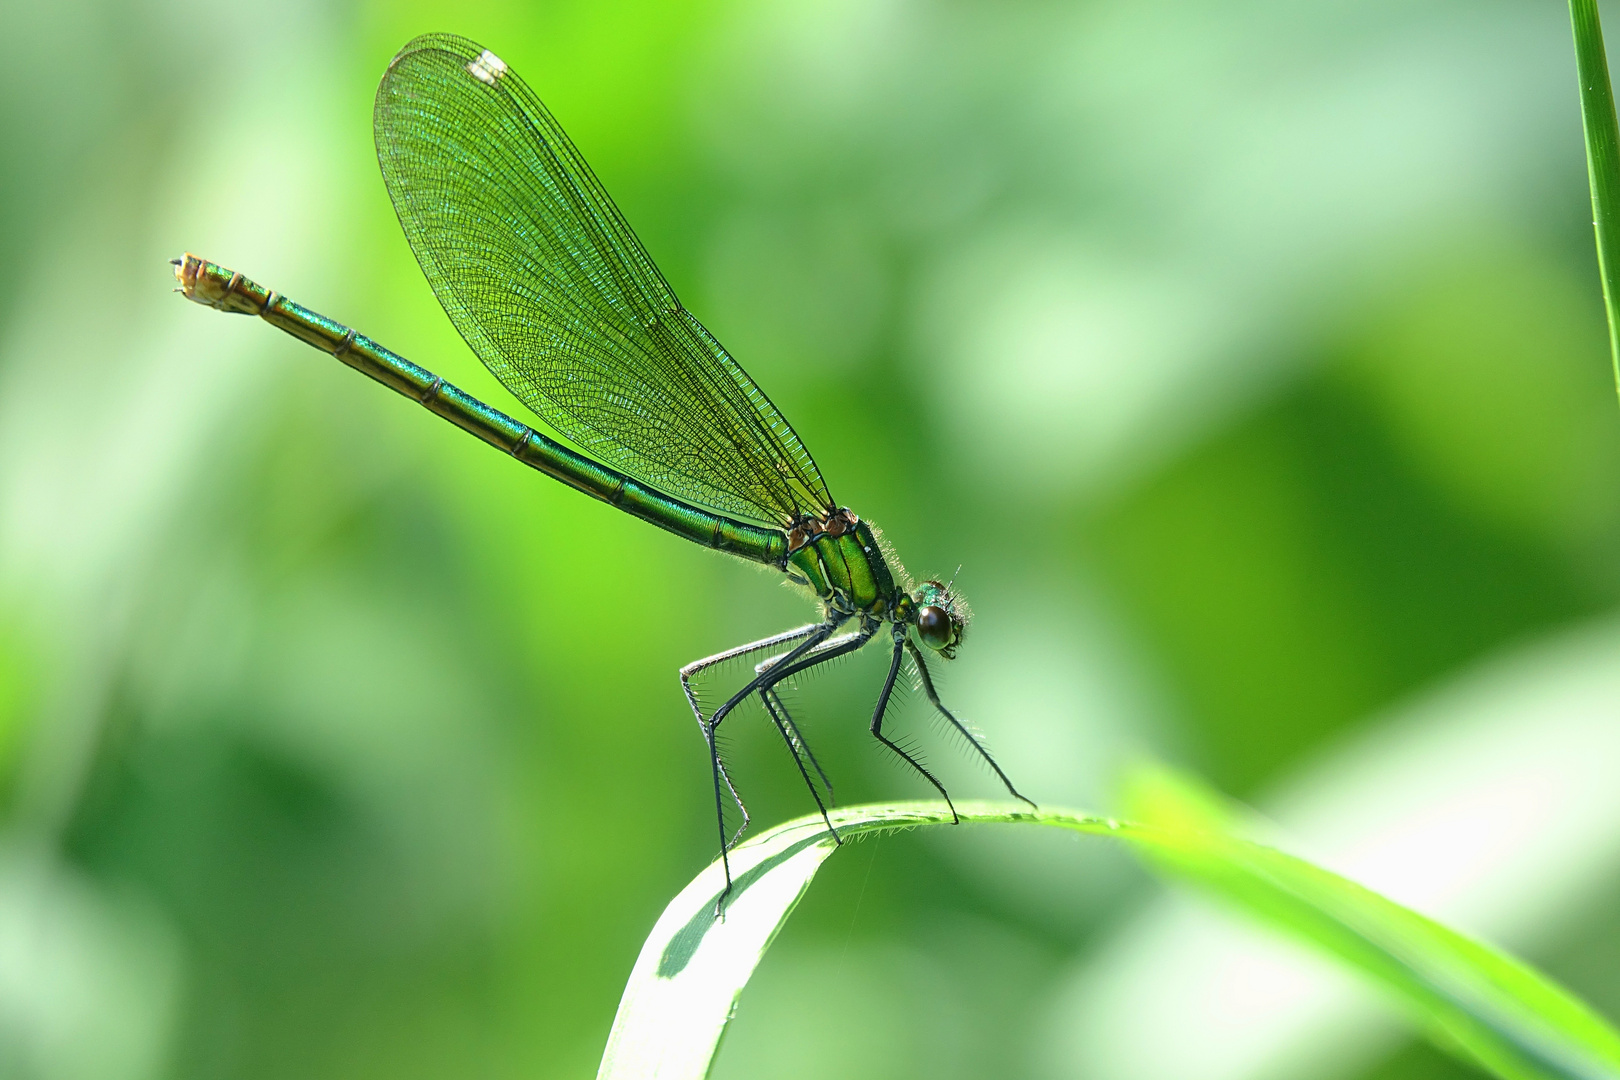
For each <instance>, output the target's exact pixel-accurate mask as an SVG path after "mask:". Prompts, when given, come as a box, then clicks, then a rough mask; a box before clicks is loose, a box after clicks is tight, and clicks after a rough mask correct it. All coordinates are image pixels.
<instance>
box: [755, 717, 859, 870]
mask: <svg viewBox="0 0 1620 1080" xmlns="http://www.w3.org/2000/svg"><path fill="white" fill-rule="evenodd" d="M759 696H760V700H762V701H763V702H765V711H766V712H767V713H769V714H770V717H771V720H772V722H774V723H775V724H776V730H777V731H779V732H781V733H782V741H783V742H785V743H787V748H788V753H790V754H792V755H793V764H795V765H797V766H798V767H799V775H800V776H802V777H804V786H805V787H807V788H809V789H810V797H811V798H812V799H814V800H816V809H817V810H820V811H821V820H822V821H824V822H826V823H827V831H828V832H830V833H832V838H833V841H834V842H835V843H838V844H843V842H844V838H843V837H841V836H839V835H838V830H837V829H835V828H833V823H832V818H830V817H828V816H827V804H826V803H824V802H822V801H821V792H819V791H817V790H816V785H815V782H814V781H812V780H811V779H810V773H809V770H807V769H806V768H805V767H804V759H805V758H806V757H808V758H809V759H810V763H811V764H812V765H815V767H816V772H818V773H821V780H822V783H826V781H827V774H826V773H823V772H821V766H820V765H817V764H816V756H815V755H814V754H812V753H811V752H810V747H808V746H806V745H805V742H804V740H803V739H802V738H801V737H800V736H799V729H798V728H797V727H795V726H794V724H793V718H792V717H791V716H789V715H788V711H787V706H785V705H783V704H782V699H781V698H780V697H778V696H777V694H776V691H775V690H761V691H760V693H759ZM831 790H832V788H831V785H828V792H829V793H830V792H831Z"/></svg>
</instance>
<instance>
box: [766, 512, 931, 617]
mask: <svg viewBox="0 0 1620 1080" xmlns="http://www.w3.org/2000/svg"><path fill="white" fill-rule="evenodd" d="M840 513H841V514H842V515H846V516H845V518H844V521H846V522H847V523H848V524H847V525H846V526H845V527H844V528H842V529H839V528H838V525H837V524H834V526H833V529H832V530H819V531H817V532H816V533H815V534H814V536H813V538H808V539H806V540H805V541H804V542H803V546H802V547H800V548H799V549H798V550H797V551H795V552H793V554H791V555H789V556H788V562H789V563H791V564H792V565H793V568H794V569H796V570H797V571H798V572H799V573H800V574H801V575H803V577H804V578H805V580H806V581H807V582H808V583H809V585H810V587H811V588H812V589H814V590H815V591H816V595H817V596H819V597H820V598H821V599H822V600H824V601H826V602H827V603H828V604H829V605H830V606H832V607H833V608H835V609H837V610H840V611H844V612H846V613H848V614H855V613H858V612H860V613H865V614H867V615H871V616H873V617H876V618H880V619H882V618H893V616H894V612H895V611H896V609H897V608H903V607H904V606H905V605H904V603H903V601H904V599H905V593H904V592H903V591H902V590H901V589H900V588H899V587H898V586H896V584H895V580H894V574H893V573H891V572H890V570H889V564H888V561H887V560H886V559H885V558H884V553H883V548H882V546H881V545H880V544H879V543H878V539H877V537H876V536H875V535H874V534H873V532H872V527H871V526H870V525H868V524H867V523H866V522H864V521H859V520H856V519H855V515H854V514H851V513H849V511H847V510H845V511H841V512H840ZM835 530H836V532H837V535H834V531H835ZM795 539H797V537H795Z"/></svg>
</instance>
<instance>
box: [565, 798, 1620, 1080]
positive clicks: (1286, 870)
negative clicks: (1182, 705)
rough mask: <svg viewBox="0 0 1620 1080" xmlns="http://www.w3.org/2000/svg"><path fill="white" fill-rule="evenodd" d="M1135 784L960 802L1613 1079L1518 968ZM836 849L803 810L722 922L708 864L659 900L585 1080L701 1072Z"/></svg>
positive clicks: (714, 870) (1496, 1045) (1593, 1026)
mask: <svg viewBox="0 0 1620 1080" xmlns="http://www.w3.org/2000/svg"><path fill="white" fill-rule="evenodd" d="M1136 797H1137V805H1138V806H1139V807H1140V808H1141V809H1142V810H1143V811H1145V812H1147V813H1148V814H1149V815H1150V816H1151V818H1152V819H1153V823H1152V824H1141V823H1133V822H1115V821H1112V820H1109V819H1104V818H1097V817H1092V816H1089V815H1086V814H1081V813H1077V812H1074V811H1067V810H1043V811H1041V812H1040V813H1036V812H1034V811H1031V810H1030V809H1028V808H1027V807H1024V806H1021V805H1018V804H1012V803H964V804H959V806H958V809H959V811H960V812H961V815H962V818H963V820H965V821H969V822H975V823H1006V822H1025V823H1031V824H1038V825H1047V826H1053V827H1057V828H1063V829H1070V830H1074V831H1077V832H1084V833H1091V834H1094V835H1111V836H1115V837H1118V838H1120V839H1121V840H1124V841H1125V842H1127V843H1129V844H1131V845H1132V846H1133V847H1134V848H1136V849H1138V850H1139V851H1140V852H1142V853H1143V854H1144V855H1145V856H1146V857H1147V858H1148V860H1149V862H1150V863H1152V864H1153V865H1154V866H1156V867H1158V868H1160V869H1162V870H1164V871H1166V872H1168V873H1170V874H1172V875H1174V876H1176V877H1179V878H1182V879H1185V880H1188V881H1191V882H1194V883H1196V884H1198V885H1200V886H1202V887H1204V888H1206V889H1208V890H1210V891H1212V892H1214V893H1216V894H1218V895H1220V896H1222V897H1223V898H1225V899H1227V900H1228V901H1231V902H1233V903H1235V904H1236V905H1238V906H1239V907H1241V908H1242V909H1243V910H1245V911H1246V912H1247V913H1249V914H1250V915H1252V916H1254V917H1255V918H1256V919H1258V920H1259V921H1260V922H1262V923H1263V924H1265V925H1268V926H1272V927H1275V928H1277V929H1280V930H1283V931H1285V932H1287V933H1290V934H1292V935H1294V936H1295V937H1298V938H1300V939H1302V940H1304V941H1306V942H1308V943H1310V944H1313V945H1315V946H1316V947H1318V948H1320V949H1322V950H1324V951H1326V952H1328V953H1330V954H1332V955H1334V956H1337V957H1338V958H1339V959H1340V960H1342V961H1344V962H1346V963H1348V964H1350V965H1351V966H1353V967H1355V968H1358V969H1359V970H1361V971H1362V972H1363V973H1364V974H1366V975H1368V976H1370V977H1371V978H1372V979H1374V980H1375V981H1376V982H1378V983H1379V984H1381V985H1382V986H1383V987H1384V988H1385V989H1386V990H1388V991H1390V992H1391V993H1392V994H1393V995H1394V997H1395V998H1396V999H1397V1000H1399V1001H1400V1002H1401V1003H1403V1004H1404V1005H1405V1006H1406V1007H1407V1010H1408V1012H1409V1013H1410V1014H1411V1015H1412V1016H1413V1017H1414V1019H1415V1020H1416V1021H1417V1022H1418V1023H1419V1024H1420V1025H1421V1026H1422V1027H1423V1028H1424V1029H1425V1030H1426V1031H1428V1032H1429V1033H1430V1035H1431V1036H1432V1037H1433V1038H1434V1039H1435V1041H1436V1042H1437V1043H1439V1044H1440V1045H1441V1046H1442V1047H1444V1048H1445V1049H1447V1050H1449V1051H1451V1052H1453V1053H1456V1054H1458V1055H1459V1056H1461V1057H1463V1058H1465V1059H1467V1060H1470V1061H1474V1062H1477V1063H1478V1064H1480V1065H1482V1066H1484V1067H1485V1068H1487V1069H1489V1070H1490V1071H1491V1072H1493V1073H1495V1074H1496V1075H1498V1076H1502V1077H1511V1078H1516V1080H1517V1078H1535V1080H1543V1078H1553V1077H1570V1078H1574V1077H1580V1078H1593V1080H1596V1078H1620V1034H1617V1033H1616V1032H1615V1030H1614V1029H1613V1028H1612V1027H1611V1026H1610V1025H1609V1024H1608V1023H1607V1022H1606V1021H1605V1020H1604V1019H1603V1018H1602V1017H1600V1016H1599V1015H1598V1014H1596V1013H1595V1012H1593V1011H1592V1010H1591V1009H1590V1008H1588V1007H1587V1006H1586V1005H1585V1004H1583V1003H1582V1002H1581V1001H1579V1000H1578V999H1577V998H1575V997H1574V996H1573V995H1571V994H1569V993H1568V992H1567V991H1565V990H1563V989H1562V988H1560V987H1558V986H1557V985H1556V984H1554V983H1552V982H1551V981H1549V980H1548V979H1546V978H1545V977H1543V976H1542V975H1540V974H1538V973H1537V972H1536V971H1534V970H1533V969H1531V968H1530V967H1528V966H1526V965H1524V964H1522V963H1520V962H1518V961H1517V960H1514V959H1513V958H1511V957H1509V956H1507V955H1505V954H1503V953H1501V952H1498V951H1497V950H1495V949H1492V948H1491V947H1489V946H1486V945H1482V944H1480V943H1479V942H1476V941H1472V940H1470V939H1468V938H1466V937H1464V936H1462V935H1460V934H1457V933H1455V932H1453V931H1451V930H1448V929H1447V928H1445V927H1443V926H1441V925H1439V924H1437V923H1435V922H1433V921H1432V920H1430V919H1426V918H1424V917H1423V916H1421V915H1418V914H1417V913H1416V912H1413V911H1410V910H1408V909H1406V908H1403V907H1401V906H1400V905H1398V904H1395V903H1393V902H1392V901H1390V900H1387V899H1385V898H1384V897H1382V896H1379V895H1377V894H1376V893H1373V892H1370V891H1368V890H1366V889H1363V888H1361V887H1360V886H1358V885H1356V884H1354V883H1353V882H1350V881H1347V880H1345V879H1344V878H1341V877H1339V876H1337V875H1335V874H1332V873H1329V872H1328V871H1326V870H1323V869H1321V868H1320V867H1317V866H1313V865H1312V864H1310V863H1307V862H1305V861H1303V860H1301V859H1296V858H1294V857H1292V856H1289V855H1285V854H1283V853H1281V852H1279V851H1276V850H1274V849H1272V848H1268V847H1265V846H1263V845H1260V844H1256V843H1253V842H1251V841H1247V840H1243V839H1240V838H1238V837H1235V836H1233V835H1231V833H1230V832H1229V831H1227V830H1226V828H1225V824H1224V822H1223V821H1222V819H1221V816H1220V813H1219V811H1218V809H1217V808H1216V807H1215V804H1213V803H1212V802H1211V801H1209V800H1207V799H1203V798H1202V797H1201V796H1199V795H1198V794H1196V792H1195V791H1194V790H1193V789H1191V788H1188V787H1186V786H1184V785H1180V784H1179V783H1178V782H1177V781H1174V780H1171V779H1167V778H1165V777H1163V776H1154V777H1153V778H1152V779H1151V780H1150V781H1148V782H1146V783H1143V784H1139V785H1138V786H1137V789H1136ZM949 820H950V815H949V813H948V812H947V811H946V810H945V808H944V807H943V806H941V805H939V804H936V803H910V804H896V805H887V806H856V807H846V808H844V809H841V810H838V811H836V812H834V814H833V822H834V824H835V825H836V826H837V827H838V830H839V832H840V833H841V834H842V835H843V836H844V837H845V838H855V837H859V836H861V835H863V834H867V833H880V832H890V831H894V830H897V829H908V828H913V827H915V826H919V825H932V824H941V823H945V822H948V821H949ZM834 850H836V849H835V847H834V845H833V843H832V840H831V838H830V837H828V836H827V833H826V830H825V827H824V826H823V825H822V824H821V819H820V818H819V817H813V818H811V817H807V818H800V819H798V820H796V821H792V822H789V823H787V824H786V825H782V826H779V827H778V828H775V829H772V830H770V831H769V832H766V833H764V834H762V835H761V836H759V837H757V838H756V839H754V840H752V841H750V842H749V843H747V844H745V845H743V846H742V847H740V848H739V849H738V850H737V851H736V852H734V853H733V855H732V869H733V873H734V874H735V875H736V880H737V888H736V891H735V893H734V894H733V897H732V900H731V901H730V903H729V905H728V907H727V911H726V917H725V919H724V920H723V921H717V920H715V919H714V917H713V911H714V902H715V899H716V898H717V896H718V895H719V891H720V887H721V885H722V883H723V881H724V879H723V877H722V876H721V871H720V868H719V865H718V864H715V865H712V866H710V867H709V868H708V869H706V870H705V871H704V872H703V873H702V874H700V875H698V877H697V878H696V879H695V880H694V881H693V882H692V884H691V885H689V886H687V888H686V889H684V890H683V891H682V892H681V894H680V895H679V896H677V897H676V898H675V899H674V900H673V901H671V902H670V905H669V907H668V908H667V909H665V911H664V914H663V916H662V917H661V918H660V919H659V920H658V924H657V925H656V926H655V927H654V928H653V932H652V935H651V936H650V937H649V938H648V939H647V942H646V944H645V945H644V946H643V947H642V951H641V956H640V957H639V958H638V959H637V961H636V965H635V969H634V970H633V972H632V973H631V976H630V981H629V984H628V985H627V986H626V987H625V992H624V997H623V999H622V1001H621V1002H620V1005H619V1013H618V1016H617V1017H616V1018H615V1019H614V1022H613V1031H612V1034H611V1035H610V1036H609V1039H608V1046H607V1051H606V1053H605V1054H604V1055H603V1058H602V1067H601V1070H600V1071H599V1072H598V1073H597V1076H598V1080H628V1078H631V1077H635V1078H638V1080H641V1078H653V1077H656V1078H659V1080H699V1078H701V1077H705V1076H707V1075H708V1072H709V1067H710V1065H711V1064H712V1062H713V1059H714V1055H715V1052H716V1050H717V1049H718V1047H719V1044H720V1038H721V1036H722V1035H723V1034H724V1032H725V1027H726V1024H727V1023H728V1022H729V1021H730V1019H731V1015H732V1012H733V1010H734V1008H735V1005H736V1002H737V998H738V996H739V995H740V994H741V993H742V989H743V987H744V986H745V985H747V982H748V978H749V976H750V975H752V973H753V970H754V967H755V966H756V965H757V964H758V963H759V959H760V957H761V956H762V955H763V954H764V951H765V949H767V948H768V947H769V946H770V943H771V940H772V939H773V938H774V937H775V936H776V932H777V931H778V930H779V929H780V928H781V926H782V924H783V923H784V922H785V921H786V920H787V917H788V915H789V914H790V913H791V912H792V910H793V908H794V906H795V905H796V904H797V903H798V901H799V898H800V897H801V896H803V895H804V890H805V889H806V888H807V887H808V886H809V884H810V881H811V879H812V878H813V877H814V876H815V873H816V871H817V870H818V869H819V868H820V866H821V863H822V861H823V860H825V859H826V858H827V856H828V855H830V854H831V853H832V852H833V851H834Z"/></svg>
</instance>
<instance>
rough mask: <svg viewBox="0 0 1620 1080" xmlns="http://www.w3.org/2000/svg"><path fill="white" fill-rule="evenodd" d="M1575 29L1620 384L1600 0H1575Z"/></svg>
mask: <svg viewBox="0 0 1620 1080" xmlns="http://www.w3.org/2000/svg"><path fill="white" fill-rule="evenodd" d="M1569 17H1570V23H1571V26H1572V28H1573V30H1574V33H1575V67H1576V70H1577V72H1578V73H1579V75H1580V81H1581V125H1582V127H1583V128H1584V129H1585V131H1586V172H1587V178H1588V179H1589V180H1590V182H1591V185H1592V228H1593V229H1594V230H1595V231H1596V233H1597V252H1598V274H1599V276H1600V277H1601V278H1602V279H1603V306H1604V310H1605V311H1606V312H1607V314H1608V317H1609V356H1610V359H1611V361H1612V363H1613V365H1614V371H1615V385H1616V388H1617V390H1620V312H1617V311H1616V304H1617V303H1620V288H1617V286H1616V282H1615V276H1616V275H1617V274H1620V224H1617V222H1616V220H1615V215H1616V210H1617V207H1620V130H1617V127H1616V123H1615V114H1614V90H1613V88H1612V87H1611V86H1610V83H1609V61H1608V57H1607V56H1606V55H1605V53H1604V50H1603V24H1602V22H1601V21H1600V20H1599V19H1598V9H1597V0H1569Z"/></svg>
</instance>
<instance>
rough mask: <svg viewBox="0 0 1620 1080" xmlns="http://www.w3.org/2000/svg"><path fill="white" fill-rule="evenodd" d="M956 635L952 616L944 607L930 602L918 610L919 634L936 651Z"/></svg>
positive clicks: (923, 641)
mask: <svg viewBox="0 0 1620 1080" xmlns="http://www.w3.org/2000/svg"><path fill="white" fill-rule="evenodd" d="M955 635H956V631H955V629H954V628H953V627H952V626H951V617H950V615H949V614H947V613H946V611H945V609H944V608H942V607H935V606H933V605H932V604H930V605H929V606H928V607H925V608H923V609H922V610H921V611H919V612H917V636H918V637H920V638H922V643H923V644H924V645H926V646H928V647H929V648H930V649H933V650H935V651H936V652H937V651H938V650H940V649H943V648H945V647H946V646H947V645H949V644H950V643H951V638H953V637H954V636H955Z"/></svg>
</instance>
